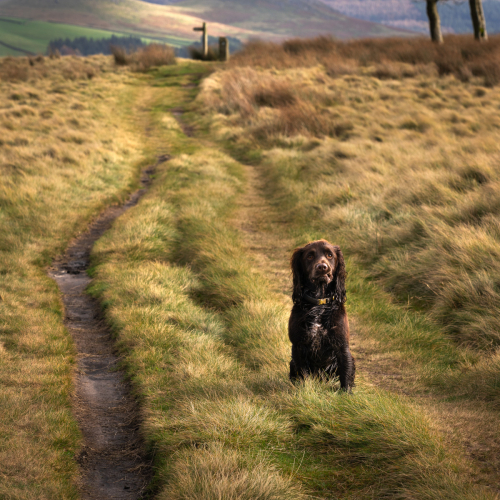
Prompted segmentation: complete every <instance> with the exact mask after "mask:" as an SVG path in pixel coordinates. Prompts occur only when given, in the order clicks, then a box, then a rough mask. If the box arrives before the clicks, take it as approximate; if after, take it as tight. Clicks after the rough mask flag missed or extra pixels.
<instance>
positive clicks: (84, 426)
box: [49, 157, 167, 500]
mask: <svg viewBox="0 0 500 500" xmlns="http://www.w3.org/2000/svg"><path fill="white" fill-rule="evenodd" d="M166 159H167V158H166V157H160V158H159V159H158V163H160V162H162V161H165V160H166ZM153 171H154V166H153V167H148V168H147V169H145V170H144V171H143V173H142V177H141V183H142V185H143V188H142V189H139V190H138V191H136V192H135V193H133V194H132V195H131V196H130V198H129V200H128V201H127V202H126V203H125V204H124V205H122V206H114V207H110V208H108V209H106V210H105V211H104V212H103V213H102V214H101V215H100V216H99V217H98V218H97V220H95V221H94V222H93V223H92V224H91V225H90V227H89V228H88V230H87V231H86V232H84V233H83V234H81V235H80V236H79V237H78V238H76V239H75V240H74V241H73V242H72V243H71V244H70V246H69V248H68V249H67V251H66V253H65V254H64V256H63V257H62V258H61V259H60V260H58V261H56V262H55V263H54V265H53V267H52V268H51V269H50V270H49V275H50V276H51V277H52V278H53V279H54V280H55V281H56V282H57V284H58V286H59V288H60V290H61V294H62V298H63V302H64V307H65V324H66V327H67V328H68V330H69V331H70V333H71V335H72V337H73V340H74V342H75V345H76V348H77V351H78V355H77V370H76V373H75V381H74V385H75V393H74V396H73V410H74V413H75V415H76V418H77V420H78V423H79V425H80V429H81V431H82V434H83V447H82V449H81V451H80V454H79V456H78V457H77V460H78V462H79V464H80V466H81V477H80V484H79V487H80V491H81V495H82V498H83V499H85V500H108V499H123V500H132V499H138V498H141V497H142V495H143V493H144V491H145V489H146V487H147V485H148V483H149V482H150V480H151V478H152V466H151V461H150V460H149V458H148V456H147V454H146V451H145V447H144V443H143V441H142V438H141V436H140V433H139V410H138V406H137V403H136V401H135V399H134V397H133V396H132V395H131V391H130V387H129V385H128V383H127V382H126V381H125V380H124V374H123V371H120V370H118V369H117V365H118V362H119V360H120V357H119V355H118V354H117V353H116V350H115V343H114V340H113V338H112V336H111V332H110V330H109V328H108V327H107V325H106V324H105V323H104V321H103V320H102V319H101V313H100V307H99V304H98V303H97V302H96V301H94V300H93V299H92V298H91V297H90V296H89V295H87V294H86V293H85V289H86V288H87V286H88V285H89V283H90V282H91V279H90V278H89V276H88V275H87V273H86V270H87V269H88V267H89V263H90V252H91V249H92V246H93V244H94V243H95V242H96V241H97V240H98V239H99V238H100V237H101V236H102V235H103V234H104V232H105V231H107V230H108V229H109V228H110V227H111V224H112V223H113V221H114V220H115V219H116V218H117V217H119V216H120V215H121V214H123V213H124V212H125V211H126V210H127V209H129V208H130V207H132V206H134V205H135V204H137V202H138V201H139V199H140V198H141V196H142V195H143V194H144V193H145V192H146V188H147V185H148V184H149V183H150V177H151V174H152V173H153Z"/></svg>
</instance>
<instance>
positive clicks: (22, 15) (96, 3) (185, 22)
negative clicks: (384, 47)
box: [0, 0, 408, 55]
mask: <svg viewBox="0 0 500 500" xmlns="http://www.w3.org/2000/svg"><path fill="white" fill-rule="evenodd" d="M0 17H4V19H5V18H11V19H12V18H14V20H19V19H28V20H34V21H37V22H50V23H51V25H50V26H45V27H44V28H43V29H42V31H46V32H48V33H53V36H54V37H61V36H65V35H63V34H61V33H60V32H59V31H60V29H59V27H60V25H61V24H63V25H65V26H67V25H76V26H81V27H86V28H93V29H99V30H107V31H111V32H113V33H124V34H134V35H140V36H143V37H146V38H153V39H159V40H161V41H165V42H168V43H170V44H172V45H175V46H181V45H186V44H188V43H189V42H190V41H192V40H196V39H197V38H198V36H197V34H196V33H195V32H193V27H194V26H198V25H200V24H201V22H203V21H208V22H209V23H210V26H209V33H210V34H211V35H213V36H223V35H224V36H231V37H235V38H238V39H240V40H248V39H250V38H263V39H267V40H276V41H277V40H281V39H283V38H290V37H296V36H298V37H310V36H316V35H318V34H331V35H333V36H335V37H337V38H341V39H347V38H356V37H360V36H391V35H392V36H394V35H404V34H408V33H407V32H402V31H400V30H399V29H397V28H390V27H387V26H383V25H381V24H377V23H372V22H369V21H365V20H360V19H353V18H350V17H348V16H345V15H344V14H341V13H339V12H335V11H334V10H332V9H331V8H330V7H328V6H327V5H325V4H323V3H321V2H319V1H316V0H314V1H307V0H287V1H285V2H278V1H277V0H265V1H262V2H259V3H258V4H256V3H255V2H251V1H249V0H239V1H227V0H210V1H205V2H200V0H182V1H180V2H175V4H170V5H159V4H156V3H155V4H153V3H147V2H142V1H139V0H116V1H111V0H82V1H77V0H65V1H64V2H62V1H58V0H40V1H37V0H6V1H3V2H0ZM54 23H58V24H54ZM10 28H12V27H10ZM25 28H26V29H25V30H24V31H23V28H22V26H21V27H20V26H19V25H18V26H17V27H16V30H17V31H16V32H15V33H11V29H8V30H7V29H6V30H4V29H2V30H1V34H0V44H2V42H3V44H7V45H9V46H10V47H11V50H12V47H14V48H20V49H21V51H20V52H21V53H22V51H23V50H24V51H26V50H28V51H33V47H34V44H35V46H36V49H37V50H36V51H39V52H40V51H41V52H44V48H45V47H46V43H47V40H46V38H45V37H44V36H42V37H41V38H40V37H38V36H36V35H35V34H34V33H33V29H32V27H30V26H26V27H25ZM37 29H41V28H40V27H38V28H37ZM20 31H21V32H20ZM79 36H81V35H79ZM89 36H91V35H89ZM7 37H8V38H9V40H7ZM5 55H7V54H5Z"/></svg>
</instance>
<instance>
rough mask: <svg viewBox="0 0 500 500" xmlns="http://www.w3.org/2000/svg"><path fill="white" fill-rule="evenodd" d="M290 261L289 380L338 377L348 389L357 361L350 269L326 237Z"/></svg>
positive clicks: (295, 253)
mask: <svg viewBox="0 0 500 500" xmlns="http://www.w3.org/2000/svg"><path fill="white" fill-rule="evenodd" d="M291 266H292V273H293V295H292V298H293V308H292V313H291V315H290V321H289V324H288V335H289V337H290V341H291V343H292V361H291V362H290V379H291V380H292V381H294V380H296V379H297V378H304V377H305V376H307V375H313V376H314V375H320V376H321V375H323V376H326V377H327V378H332V377H334V376H338V377H339V379H340V385H341V387H342V389H344V390H347V391H349V390H350V389H351V388H352V387H353V385H354V372H355V364H354V358H353V357H352V354H351V351H350V349H349V323H348V320H347V313H346V311H345V306H344V303H345V301H346V290H345V278H346V271H345V264H344V257H343V255H342V252H341V250H340V247H338V246H334V245H332V244H331V243H329V242H328V241H326V240H318V241H313V242H311V243H308V244H307V245H305V246H303V247H301V248H297V249H296V250H295V251H294V252H293V255H292V258H291ZM321 299H323V300H321Z"/></svg>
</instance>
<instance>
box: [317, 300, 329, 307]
mask: <svg viewBox="0 0 500 500" xmlns="http://www.w3.org/2000/svg"><path fill="white" fill-rule="evenodd" d="M324 304H328V299H318V305H319V306H322V305H324Z"/></svg>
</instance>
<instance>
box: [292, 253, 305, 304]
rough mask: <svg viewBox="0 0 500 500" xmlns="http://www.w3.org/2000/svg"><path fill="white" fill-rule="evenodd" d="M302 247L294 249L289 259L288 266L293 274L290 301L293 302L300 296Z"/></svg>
mask: <svg viewBox="0 0 500 500" xmlns="http://www.w3.org/2000/svg"><path fill="white" fill-rule="evenodd" d="M303 251H304V247H300V248H296V249H295V250H294V251H293V254H292V258H291V259H290V265H291V267H292V274H293V293H292V300H293V301H294V302H295V301H296V300H297V299H299V298H300V296H301V295H302V280H303V277H302V252H303Z"/></svg>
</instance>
